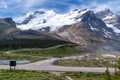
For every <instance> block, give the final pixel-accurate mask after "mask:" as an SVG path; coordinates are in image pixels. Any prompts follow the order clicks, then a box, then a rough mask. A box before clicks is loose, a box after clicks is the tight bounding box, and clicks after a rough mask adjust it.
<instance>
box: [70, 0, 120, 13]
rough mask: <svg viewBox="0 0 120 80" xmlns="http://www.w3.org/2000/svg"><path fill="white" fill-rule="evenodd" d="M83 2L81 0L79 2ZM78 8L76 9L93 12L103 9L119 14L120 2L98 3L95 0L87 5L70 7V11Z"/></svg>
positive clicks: (116, 0) (108, 0) (112, 0)
mask: <svg viewBox="0 0 120 80" xmlns="http://www.w3.org/2000/svg"><path fill="white" fill-rule="evenodd" d="M79 1H83V0H79ZM74 8H78V9H85V8H87V9H90V10H93V11H96V12H98V11H101V10H104V9H106V8H107V9H110V10H111V11H113V12H115V13H118V12H120V0H106V1H103V2H102V1H101V2H98V1H97V0H91V2H90V3H88V4H81V5H73V6H71V9H74Z"/></svg>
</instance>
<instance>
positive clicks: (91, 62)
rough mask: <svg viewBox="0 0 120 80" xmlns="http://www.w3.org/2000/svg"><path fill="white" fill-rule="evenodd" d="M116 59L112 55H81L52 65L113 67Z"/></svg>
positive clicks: (60, 60) (116, 57)
mask: <svg viewBox="0 0 120 80" xmlns="http://www.w3.org/2000/svg"><path fill="white" fill-rule="evenodd" d="M118 59H119V57H118V56H115V55H112V54H99V55H98V54H83V55H79V56H77V57H76V58H70V59H59V60H57V61H55V62H54V64H55V65H60V66H74V67H76V66H77V67H107V66H108V67H115V65H116V64H117V61H118Z"/></svg>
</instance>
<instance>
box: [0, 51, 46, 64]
mask: <svg viewBox="0 0 120 80" xmlns="http://www.w3.org/2000/svg"><path fill="white" fill-rule="evenodd" d="M0 59H1V60H30V62H36V61H40V60H44V59H47V58H45V57H37V56H29V55H19V54H5V53H0Z"/></svg>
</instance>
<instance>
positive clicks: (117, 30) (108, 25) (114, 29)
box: [106, 24, 120, 33]
mask: <svg viewBox="0 0 120 80" xmlns="http://www.w3.org/2000/svg"><path fill="white" fill-rule="evenodd" d="M106 25H107V27H109V28H111V29H112V30H113V31H114V32H115V33H120V29H118V28H116V27H114V26H113V25H111V24H106Z"/></svg>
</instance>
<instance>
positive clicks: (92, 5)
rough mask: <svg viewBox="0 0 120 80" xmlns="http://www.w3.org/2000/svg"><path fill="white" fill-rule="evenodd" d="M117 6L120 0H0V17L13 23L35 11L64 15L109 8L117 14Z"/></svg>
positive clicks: (119, 10) (118, 9)
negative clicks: (11, 20) (48, 11)
mask: <svg viewBox="0 0 120 80" xmlns="http://www.w3.org/2000/svg"><path fill="white" fill-rule="evenodd" d="M119 4H120V0H0V17H1V18H3V17H12V18H13V19H14V20H15V21H20V20H22V19H23V18H24V17H25V15H26V14H27V13H30V12H33V11H35V10H37V9H46V10H51V9H54V10H56V11H57V12H59V13H66V12H68V11H70V10H72V9H75V8H77V9H84V8H88V9H90V10H94V11H99V10H102V9H105V8H109V9H111V10H112V11H113V12H115V13H119V12H120V5H119Z"/></svg>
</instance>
